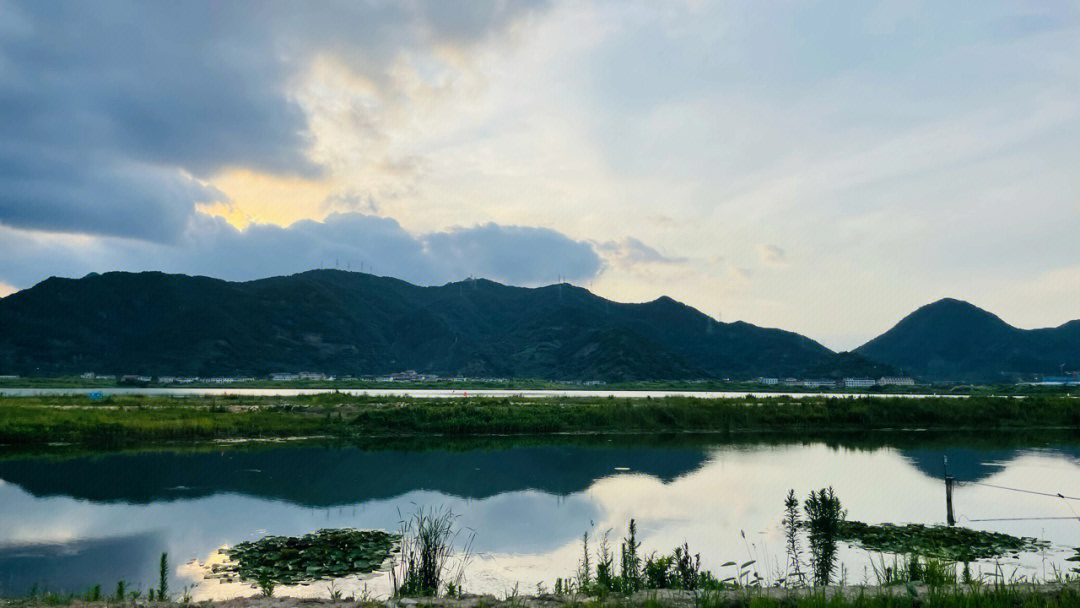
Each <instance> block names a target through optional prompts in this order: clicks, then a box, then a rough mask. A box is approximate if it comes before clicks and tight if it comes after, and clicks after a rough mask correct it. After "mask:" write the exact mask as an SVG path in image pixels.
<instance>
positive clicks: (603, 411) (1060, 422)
mask: <svg viewBox="0 0 1080 608" xmlns="http://www.w3.org/2000/svg"><path fill="white" fill-rule="evenodd" d="M894 429H924V430H1022V429H1080V399H1077V398H1074V397H1065V396H1057V397H1027V398H1024V399H1017V398H1007V397H970V398H966V399H950V398H944V397H942V398H937V397H920V398H898V397H881V398H876V397H863V398H850V397H849V398H829V397H802V398H800V397H753V398H743V399H695V398H689V397H668V398H663V399H614V398H550V399H513V398H509V397H505V398H500V399H495V398H455V399H427V400H425V399H415V398H413V399H410V398H398V397H372V396H364V395H359V396H355V395H345V394H336V393H328V394H319V395H303V396H297V397H247V396H245V397H240V396H204V397H184V398H175V397H161V396H153V397H147V396H129V395H124V396H115V395H114V396H107V397H104V398H100V399H95V398H92V397H88V396H49V397H0V443H4V444H15V445H43V444H49V443H58V442H61V443H79V444H92V445H126V444H138V443H153V442H197V441H206V440H226V439H235V440H241V439H274V438H295V437H322V438H334V439H358V438H373V437H424V436H451V437H477V436H493V435H543V434H574V433H581V434H605V433H684V432H708V433H754V432H761V433H769V432H791V433H800V432H815V433H822V432H833V431H835V432H848V431H868V430H894Z"/></svg>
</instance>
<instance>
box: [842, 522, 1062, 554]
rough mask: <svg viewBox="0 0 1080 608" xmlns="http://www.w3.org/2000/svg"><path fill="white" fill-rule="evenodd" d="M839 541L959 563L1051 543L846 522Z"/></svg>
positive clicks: (976, 532)
mask: <svg viewBox="0 0 1080 608" xmlns="http://www.w3.org/2000/svg"><path fill="white" fill-rule="evenodd" d="M839 539H840V540H842V541H845V542H848V543H852V544H855V545H858V546H860V547H862V548H864V549H868V550H870V551H880V552H883V553H897V554H901V555H921V556H924V557H935V558H940V559H947V560H952V561H959V562H969V561H973V560H977V559H988V558H993V557H1000V556H1002V555H1015V554H1017V553H1020V552H1022V551H1037V550H1039V549H1041V548H1045V547H1049V546H1050V543H1048V542H1046V541H1041V540H1038V539H1035V538H1029V537H1017V536H1010V535H1008V534H1003V533H1001V532H987V531H984V530H972V529H970V528H961V527H956V526H953V527H949V526H924V525H922V524H907V525H896V524H866V523H863V522H861V521H845V522H842V523H841V524H840V535H839Z"/></svg>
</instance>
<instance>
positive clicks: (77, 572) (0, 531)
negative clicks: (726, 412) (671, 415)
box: [0, 432, 1080, 599]
mask: <svg viewBox="0 0 1080 608" xmlns="http://www.w3.org/2000/svg"><path fill="white" fill-rule="evenodd" d="M943 457H947V458H948V466H949V471H950V473H952V475H953V476H955V477H956V479H957V481H958V483H959V484H960V485H959V486H958V487H957V488H956V491H955V494H954V503H955V510H956V514H957V517H958V519H959V522H960V525H964V526H969V527H972V528H978V529H987V530H998V531H1003V532H1008V533H1010V534H1014V535H1022V536H1035V537H1038V538H1041V539H1045V540H1048V541H1051V542H1052V543H1053V545H1054V546H1053V548H1052V549H1049V550H1046V551H1042V552H1040V553H1038V554H1022V555H1021V556H1019V557H1018V558H1011V557H1010V558H1004V559H1003V560H1002V564H1003V567H1004V568H1005V571H1006V572H1007V573H1012V572H1013V571H1014V569H1015V572H1017V573H1018V574H1020V575H1026V576H1031V575H1035V576H1038V577H1040V578H1042V577H1049V576H1050V575H1051V573H1052V568H1053V567H1054V566H1058V567H1061V566H1063V565H1065V564H1066V562H1064V561H1063V558H1064V557H1065V556H1066V555H1067V554H1071V550H1068V548H1070V547H1076V546H1080V520H1077V519H1075V515H1076V513H1075V512H1074V511H1073V509H1078V510H1080V503H1078V502H1072V503H1071V504H1070V502H1069V501H1066V500H1062V499H1059V498H1050V497H1045V496H1040V495H1034V494H1026V493H1021V492H1017V491H1010V490H1003V489H1000V488H996V487H990V486H1003V487H1010V488H1018V489H1027V490H1034V491H1042V492H1051V493H1056V492H1060V493H1062V494H1064V495H1066V496H1074V497H1080V437H1078V436H1076V435H1075V434H1069V433H1046V432H1040V433H1037V434H1030V435H992V434H987V433H982V434H979V435H956V434H944V435H943V434H933V435H931V434H928V433H895V434H888V433H878V434H862V435H858V436H839V437H827V438H817V439H794V438H784V437H771V436H770V437H766V436H758V437H748V438H744V439H741V440H738V441H730V440H723V439H720V438H717V437H708V436H677V437H672V436H656V437H652V436H636V437H610V438H604V437H578V438H574V437H560V438H550V437H549V438H513V439H511V438H501V439H482V440H472V441H460V440H459V441H452V442H431V441H426V442H418V441H413V442H408V443H398V442H392V443H391V442H386V443H383V444H375V445H364V446H348V445H319V444H297V445H292V444H287V445H281V444H243V445H228V446H226V445H210V446H203V447H200V448H197V449H183V450H180V449H176V450H171V449H160V450H150V451H130V452H111V453H86V452H76V451H72V449H71V448H66V449H62V450H59V451H48V452H34V453H26V452H16V451H13V450H11V449H10V448H9V449H6V450H5V451H0V593H2V594H5V595H9V594H18V593H26V592H28V591H29V590H30V589H31V588H33V587H34V586H35V585H37V587H38V588H39V589H45V588H47V589H50V590H55V591H59V590H70V591H83V590H85V589H86V588H88V587H89V586H91V585H93V584H95V583H100V584H101V585H102V586H103V589H104V590H105V591H106V592H111V590H112V589H113V588H114V587H115V583H116V581H117V580H119V579H124V580H126V581H129V583H133V584H135V585H136V586H138V587H141V588H142V589H144V590H145V589H146V588H148V587H150V586H152V585H154V584H155V583H156V581H157V561H158V557H159V556H160V554H161V553H162V552H163V551H164V552H168V554H169V557H170V560H171V566H172V580H171V588H172V589H173V591H174V592H176V593H179V592H180V590H181V589H182V588H184V587H185V586H186V587H188V588H189V590H190V593H191V595H192V597H193V598H194V599H205V598H225V597H234V596H242V595H254V594H256V593H257V591H255V590H254V589H253V588H252V587H250V586H248V585H246V584H241V583H221V582H219V581H217V580H207V579H206V578H205V574H206V572H207V571H208V568H209V566H208V564H209V563H212V562H214V561H215V560H220V556H219V555H218V554H217V552H218V549H219V548H221V547H224V546H227V545H232V544H235V543H238V542H241V541H245V540H254V539H258V538H260V537H262V536H265V535H268V534H278V535H301V534H305V533H308V532H312V531H315V530H318V529H320V528H336V527H356V528H379V529H386V530H390V531H396V530H397V529H398V527H399V522H400V521H401V519H402V517H403V516H407V515H409V514H411V513H412V512H413V511H414V510H415V509H416V507H417V506H434V507H448V508H450V509H452V511H453V512H454V513H455V514H457V515H458V516H459V520H458V522H459V524H460V526H461V527H463V528H466V529H468V530H472V531H474V533H475V537H474V541H473V550H474V553H475V554H476V555H475V557H474V558H473V559H472V561H471V562H470V564H469V567H468V570H467V580H466V585H465V588H466V590H467V591H471V592H490V593H495V594H497V595H503V594H506V593H508V592H510V591H511V590H513V589H514V588H515V586H516V587H517V588H518V589H519V590H520V591H521V592H522V593H524V592H535V591H536V588H537V584H538V583H543V584H545V585H546V586H547V588H548V589H550V588H551V586H552V584H553V582H554V580H555V578H556V577H560V576H561V577H567V576H571V575H572V574H573V572H574V570H575V567H576V565H577V563H578V560H579V557H580V553H581V537H582V534H583V533H584V532H586V531H589V532H590V536H591V537H593V538H597V537H599V536H601V535H602V534H603V533H604V531H606V530H611V538H612V541H613V543H614V542H616V541H617V540H618V539H619V538H621V537H622V535H623V534H625V530H626V526H627V523H628V522H629V520H630V518H636V520H637V522H638V527H639V537H640V539H641V541H642V544H643V550H644V551H645V552H650V551H662V552H669V551H671V550H672V549H673V548H674V547H675V546H676V545H681V544H682V543H683V542H684V541H687V542H689V545H690V549H691V550H692V551H694V552H700V553H701V557H702V562H703V566H705V567H706V568H709V569H712V570H713V571H714V572H715V573H717V574H718V575H721V577H723V576H727V575H729V574H731V570H730V568H727V569H725V568H721V565H722V564H723V563H725V562H728V561H737V562H745V561H748V560H757V564H756V567H758V568H759V571H760V572H761V575H762V576H763V577H765V578H766V579H770V580H771V579H775V578H776V576H778V573H779V572H782V570H783V567H782V566H783V563H784V553H783V551H784V544H783V538H782V533H781V530H780V529H779V523H780V519H781V515H782V513H781V511H782V501H783V498H784V495H785V494H786V493H787V490H788V489H789V488H793V489H795V491H796V493H797V494H798V495H799V496H800V497H805V496H806V494H807V493H808V492H809V491H810V490H811V489H815V488H821V487H824V486H829V485H832V486H833V487H834V488H835V490H836V492H837V494H838V495H839V497H840V498H841V499H842V501H843V504H844V507H845V508H846V509H847V510H848V517H849V519H857V520H861V521H867V522H897V523H900V522H918V523H942V522H943V521H944V519H945V490H944V483H943V480H942V466H943ZM987 484H989V485H987ZM1015 518H1025V519H1015ZM1028 518H1068V519H1028ZM985 520H994V521H985ZM594 548H595V545H594ZM841 559H842V560H843V563H844V566H845V572H846V577H847V580H848V582H849V583H861V582H864V581H867V582H872V581H873V580H874V578H873V574H872V572H871V571H870V570H869V563H870V562H869V560H870V559H871V556H870V555H869V554H868V553H867V552H866V551H863V550H861V549H854V548H850V547H846V546H842V548H841ZM874 559H878V558H877V557H875V558H874ZM886 559H887V560H888V561H889V562H890V563H891V558H886ZM365 587H366V589H367V590H368V591H369V592H370V593H373V594H376V595H380V594H385V593H386V592H387V591H388V589H389V582H388V576H386V575H385V574H375V575H370V576H367V577H362V578H356V577H351V578H348V579H343V580H339V581H337V582H335V588H337V589H342V590H344V591H345V594H346V595H349V594H351V593H358V592H359V590H361V589H364V588H365ZM277 594H278V595H323V596H325V595H327V594H328V584H327V583H316V584H313V585H310V586H301V587H295V588H293V587H279V588H278V590H277Z"/></svg>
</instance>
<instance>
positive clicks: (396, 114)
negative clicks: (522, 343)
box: [0, 0, 1080, 349]
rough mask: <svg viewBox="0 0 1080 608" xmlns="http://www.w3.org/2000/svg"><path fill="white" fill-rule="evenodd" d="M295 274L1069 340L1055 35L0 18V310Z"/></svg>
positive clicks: (361, 8)
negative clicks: (82, 296)
mask: <svg viewBox="0 0 1080 608" xmlns="http://www.w3.org/2000/svg"><path fill="white" fill-rule="evenodd" d="M320 267H321V268H335V267H337V268H341V269H349V270H358V271H359V270H362V271H364V272H374V273H375V274H380V275H388V276H395V277H399V278H402V279H405V280H408V281H411V282H415V283H420V284H442V283H446V282H450V281H456V280H460V279H464V278H467V277H470V276H476V277H486V278H490V279H493V280H497V281H501V282H505V283H510V284H514V285H522V286H537V285H543V284H549V283H553V282H556V281H559V280H564V281H568V282H571V283H574V284H576V285H580V286H583V287H586V288H588V289H590V290H592V291H594V292H595V293H597V294H599V295H602V296H604V297H608V298H611V299H614V300H619V301H648V300H653V299H655V298H657V297H660V296H661V295H668V296H670V297H673V298H675V299H678V300H680V301H683V302H686V303H688V304H690V305H692V306H694V307H696V308H698V309H700V310H701V311H703V312H705V313H706V314H709V315H711V316H713V317H715V318H719V319H720V320H722V321H735V320H743V321H747V322H750V323H754V324H757V325H762V326H769V327H781V328H784V329H788V330H792V331H797V332H799V333H802V334H804V335H807V336H809V337H811V338H814V339H816V340H818V341H820V342H822V343H823V344H825V345H826V346H829V347H830V348H834V349H850V348H854V347H856V346H858V345H859V344H861V343H862V342H864V341H865V340H867V339H869V338H872V337H873V336H875V335H877V334H879V333H881V332H883V331H885V330H887V329H888V328H889V327H891V326H892V325H893V324H894V323H895V322H896V321H898V320H899V319H900V318H902V317H903V316H904V315H906V314H908V313H909V312H911V311H912V310H914V309H915V308H917V307H919V306H921V305H924V304H927V303H929V302H931V301H934V300H936V299H939V298H942V297H954V298H960V299H965V300H968V301H970V302H972V303H974V304H976V305H978V306H981V307H983V308H986V309H988V310H990V311H992V312H994V313H996V314H998V315H999V316H1001V317H1002V318H1003V319H1004V320H1006V321H1007V322H1010V323H1012V324H1014V325H1017V326H1020V327H1028V328H1030V327H1045V326H1055V325H1058V324H1061V323H1063V322H1066V321H1068V320H1071V319H1076V318H1080V305H1078V304H1077V303H1078V302H1080V3H1076V2H1031V3H1028V2H1021V1H1008V2H994V1H991V0H987V1H980V2H961V1H956V2H925V3H923V2H918V1H916V0H904V1H899V2H893V1H883V2H870V1H858V2H842V1H833V2H820V3H819V2H782V1H781V2H762V1H760V0H754V1H749V2H709V1H706V0H687V1H678V0H672V1H665V2H656V1H650V2H635V1H632V0H618V1H611V2H607V1H603V0H600V1H596V2H586V1H581V0H573V1H562V0H550V1H535V2H532V1H523V2H514V1H510V0H470V1H469V2H445V1H441V0H431V1H422V0H416V1H401V2H379V1H362V0H361V1H350V2H333V1H328V2H319V3H305V2H273V1H264V2H245V1H241V0H237V1H231V2H212V1H210V2H200V1H194V0H193V1H188V2H156V1H152V2H116V1H112V0H103V1H101V2H94V3H86V2H54V1H51V0H33V1H27V2H21V1H13V0H0V296H3V295H7V294H10V293H13V292H15V291H17V290H20V289H25V288H27V287H30V286H32V285H34V284H35V283H37V282H39V281H41V280H43V279H45V278H48V277H50V276H65V277H79V276H83V275H85V274H87V273H90V272H105V271H110V270H128V271H140V270H162V271H167V272H182V273H188V274H202V275H208V276H214V277H219V278H223V279H228V280H249V279H254V278H261V277H266V276H275V275H283V274H291V273H295V272H300V271H304V270H308V269H311V268H320Z"/></svg>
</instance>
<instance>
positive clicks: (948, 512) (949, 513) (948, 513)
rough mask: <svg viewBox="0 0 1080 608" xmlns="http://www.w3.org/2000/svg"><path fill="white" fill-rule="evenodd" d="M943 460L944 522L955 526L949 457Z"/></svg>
mask: <svg viewBox="0 0 1080 608" xmlns="http://www.w3.org/2000/svg"><path fill="white" fill-rule="evenodd" d="M943 459H944V462H945V518H946V519H945V521H947V522H948V524H949V525H950V526H954V525H956V518H955V517H953V510H952V487H953V478H952V475H949V457H948V456H944V457H943Z"/></svg>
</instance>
